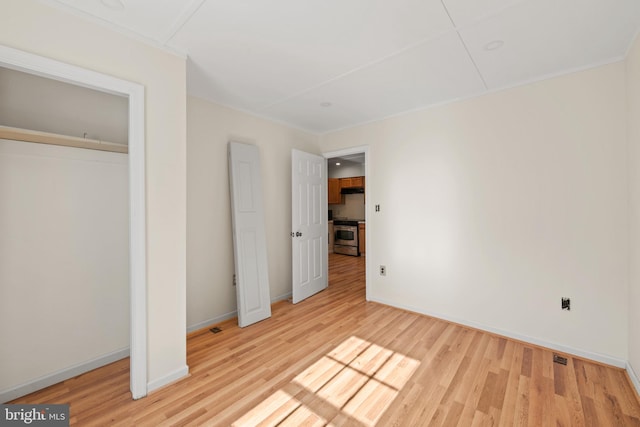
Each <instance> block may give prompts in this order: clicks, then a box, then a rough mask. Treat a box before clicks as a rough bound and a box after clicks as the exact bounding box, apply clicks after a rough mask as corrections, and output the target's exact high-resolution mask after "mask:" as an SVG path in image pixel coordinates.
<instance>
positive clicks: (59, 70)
mask: <svg viewBox="0 0 640 427" xmlns="http://www.w3.org/2000/svg"><path fill="white" fill-rule="evenodd" d="M0 66H3V67H5V68H11V69H14V70H18V71H24V72H27V73H31V74H36V75H39V76H42V77H47V78H50V79H54V80H60V81H64V82H68V83H72V84H76V85H79V86H84V87H88V88H91V89H96V90H99V91H102V92H108V93H112V94H116V95H123V96H126V97H128V99H129V289H130V304H131V306H130V310H131V324H130V327H131V331H130V356H131V358H130V360H131V365H130V379H131V384H130V388H131V394H132V396H133V398H134V399H139V398H141V397H144V396H146V395H147V276H146V266H147V261H146V260H147V256H146V252H147V248H146V206H145V199H146V190H145V137H144V87H143V86H142V85H140V84H137V83H133V82H129V81H126V80H122V79H118V78H116V77H112V76H108V75H106V74H101V73H98V72H95V71H91V70H87V69H84V68H81V67H77V66H75V65H70V64H66V63H63V62H59V61H55V60H52V59H49V58H45V57H42V56H38V55H34V54H31V53H27V52H23V51H20V50H17V49H13V48H10V47H7V46H3V45H0Z"/></svg>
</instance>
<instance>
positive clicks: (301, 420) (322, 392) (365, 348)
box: [233, 337, 420, 426]
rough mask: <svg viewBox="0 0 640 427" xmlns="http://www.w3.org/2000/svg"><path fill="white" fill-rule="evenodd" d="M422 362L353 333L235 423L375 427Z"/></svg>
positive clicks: (249, 424)
mask: <svg viewBox="0 0 640 427" xmlns="http://www.w3.org/2000/svg"><path fill="white" fill-rule="evenodd" d="M419 364H420V362H419V361H417V360H415V359H411V358H409V357H407V356H405V355H403V354H400V353H397V352H394V351H392V350H389V349H387V348H385V347H382V346H379V345H377V344H373V343H371V342H369V341H366V340H363V339H361V338H358V337H350V338H348V339H346V340H345V341H343V342H342V343H341V344H340V345H338V346H337V347H336V348H334V349H333V350H332V351H330V352H329V353H327V354H326V355H325V356H323V357H322V358H321V359H320V360H318V361H317V362H316V363H314V364H313V365H311V366H309V367H308V368H307V369H305V370H304V371H303V372H301V373H300V374H298V375H297V376H296V377H295V378H294V379H293V380H292V381H291V383H289V384H288V385H287V386H286V387H285V388H284V390H278V391H276V392H275V393H274V394H272V395H271V396H269V397H268V398H267V399H265V400H264V401H263V402H261V403H260V404H259V405H258V406H256V407H255V408H253V409H252V410H251V411H249V412H248V413H247V414H245V415H244V416H243V417H242V418H240V419H238V420H237V421H236V422H235V423H233V425H234V426H258V425H260V426H275V425H281V426H285V425H291V426H299V425H309V426H313V425H327V424H329V425H333V423H335V424H342V423H343V422H347V421H349V422H350V424H355V425H358V424H359V425H362V426H374V425H375V424H376V422H377V421H378V420H379V419H380V417H381V416H382V414H384V412H385V411H386V410H387V408H388V407H389V405H390V404H391V402H393V399H395V397H396V396H397V394H398V393H399V392H400V390H401V389H402V387H403V386H404V385H405V384H406V382H407V381H408V380H409V378H410V377H411V375H413V373H414V372H415V370H416V369H417V367H418V365H419Z"/></svg>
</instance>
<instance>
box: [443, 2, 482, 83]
mask: <svg viewBox="0 0 640 427" xmlns="http://www.w3.org/2000/svg"><path fill="white" fill-rule="evenodd" d="M440 3H441V4H442V7H443V8H444V11H445V12H446V13H447V16H448V17H449V20H450V21H451V25H452V26H453V28H454V30H455V32H456V34H457V35H458V39H459V40H460V43H462V46H463V47H464V50H465V52H466V53H467V57H468V58H469V60H470V61H471V63H472V64H473V68H475V69H476V73H478V77H479V78H480V80H482V85H483V86H484V89H485V90H488V89H489V86H487V81H486V80H485V78H484V76H483V75H482V72H481V71H480V67H478V64H477V63H476V61H475V59H473V55H471V52H469V47H468V46H467V44H466V43H465V42H464V39H463V38H462V36H461V35H460V31H458V27H457V26H456V23H455V21H454V20H453V18H452V17H451V13H450V12H449V8H447V5H446V4H445V3H444V0H440Z"/></svg>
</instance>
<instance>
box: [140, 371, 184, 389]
mask: <svg viewBox="0 0 640 427" xmlns="http://www.w3.org/2000/svg"><path fill="white" fill-rule="evenodd" d="M187 375H189V366H187V365H184V366H183V367H181V368H178V369H176V370H175V371H173V372H171V373H169V374H167V375H165V376H163V377H161V378H158V379H157V380H153V381H149V384H148V385H147V390H148V391H149V393H150V392H152V391H154V390H157V389H159V388H161V387H164V386H166V385H169V384H171V383H173V382H175V381H178V380H179V379H182V378H184V377H186V376H187Z"/></svg>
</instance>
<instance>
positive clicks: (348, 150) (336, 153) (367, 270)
mask: <svg viewBox="0 0 640 427" xmlns="http://www.w3.org/2000/svg"><path fill="white" fill-rule="evenodd" d="M360 153H364V174H365V180H364V186H365V195H366V198H367V200H368V201H369V203H367V204H366V205H365V209H364V221H365V223H367V226H366V227H365V229H364V230H365V231H364V235H365V242H364V244H365V253H366V256H365V260H364V262H365V267H364V268H365V282H366V283H365V299H366V300H367V301H370V299H369V295H371V292H370V291H369V286H370V283H371V280H369V279H370V271H371V268H369V266H370V265H371V264H370V259H371V255H372V253H371V245H370V244H369V242H370V241H371V239H369V236H370V235H371V228H370V227H369V224H368V222H369V211H370V209H371V206H372V204H371V194H373V192H372V191H371V187H372V186H371V179H370V177H371V171H370V166H369V165H370V164H371V159H370V155H369V146H368V145H361V146H358V147H351V148H344V149H342V150H336V151H328V152H325V153H322V155H323V156H324V158H325V159H331V158H333V157H342V156H348V155H351V154H360ZM328 170H329V168H327V171H328ZM372 212H373V211H372Z"/></svg>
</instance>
